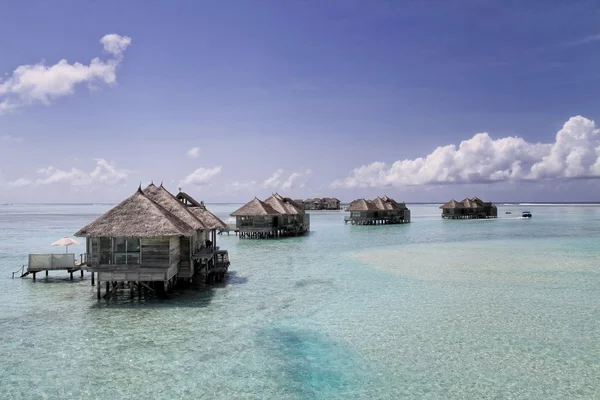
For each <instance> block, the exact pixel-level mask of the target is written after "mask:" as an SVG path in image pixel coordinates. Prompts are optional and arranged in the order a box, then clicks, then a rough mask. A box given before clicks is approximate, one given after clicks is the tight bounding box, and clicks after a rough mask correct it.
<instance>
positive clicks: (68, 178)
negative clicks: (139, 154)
mask: <svg viewBox="0 0 600 400" xmlns="http://www.w3.org/2000/svg"><path fill="white" fill-rule="evenodd" d="M95 161H96V167H95V168H94V169H93V170H92V171H90V172H86V171H83V170H81V169H78V168H71V169H70V170H66V171H65V170H61V169H59V168H55V167H53V166H50V167H45V168H40V169H38V170H37V171H36V173H37V174H38V177H37V178H34V179H29V178H18V179H16V180H14V181H5V182H4V184H5V185H7V186H11V187H24V186H33V185H52V184H57V183H63V184H68V185H71V186H89V185H93V184H103V185H116V184H119V183H125V182H126V181H127V178H128V177H129V171H127V170H124V169H118V168H117V167H116V166H115V165H113V164H111V163H109V162H108V161H106V160H104V159H102V158H100V159H96V160H95Z"/></svg>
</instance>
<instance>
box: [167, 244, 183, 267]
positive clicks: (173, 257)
mask: <svg viewBox="0 0 600 400" xmlns="http://www.w3.org/2000/svg"><path fill="white" fill-rule="evenodd" d="M169 259H170V261H169V266H170V267H175V268H176V267H177V266H178V265H179V261H180V259H181V246H180V244H179V237H172V238H171V239H170V246H169Z"/></svg>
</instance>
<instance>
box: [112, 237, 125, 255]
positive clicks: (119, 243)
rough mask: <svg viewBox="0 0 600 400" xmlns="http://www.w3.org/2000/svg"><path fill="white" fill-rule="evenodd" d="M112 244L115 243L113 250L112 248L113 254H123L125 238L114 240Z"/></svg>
mask: <svg viewBox="0 0 600 400" xmlns="http://www.w3.org/2000/svg"><path fill="white" fill-rule="evenodd" d="M114 243H115V248H114V251H115V253H124V252H125V251H126V250H125V238H115V239H114Z"/></svg>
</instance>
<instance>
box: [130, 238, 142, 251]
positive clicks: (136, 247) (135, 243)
mask: <svg viewBox="0 0 600 400" xmlns="http://www.w3.org/2000/svg"><path fill="white" fill-rule="evenodd" d="M132 251H133V252H139V251H140V239H137V238H133V239H127V252H128V253H131V252H132Z"/></svg>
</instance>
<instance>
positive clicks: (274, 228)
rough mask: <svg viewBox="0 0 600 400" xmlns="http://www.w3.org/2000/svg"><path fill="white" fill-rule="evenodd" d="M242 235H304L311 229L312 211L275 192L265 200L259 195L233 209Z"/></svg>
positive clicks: (258, 237) (270, 236) (247, 236)
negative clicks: (306, 211) (309, 212)
mask: <svg viewBox="0 0 600 400" xmlns="http://www.w3.org/2000/svg"><path fill="white" fill-rule="evenodd" d="M231 216H232V217H235V219H236V228H237V229H238V230H239V237H240V238H254V239H265V238H275V237H286V236H298V235H303V234H305V233H306V232H308V231H309V230H310V214H307V213H305V212H304V207H303V206H302V205H300V204H298V203H297V202H296V201H294V200H292V199H290V198H289V197H282V196H281V195H279V194H277V193H275V194H274V195H272V196H270V197H269V198H267V199H266V200H264V201H261V200H259V199H257V198H256V197H255V198H254V199H252V200H250V201H249V202H248V203H246V204H244V205H243V206H242V207H240V208H239V209H237V210H235V211H234V212H232V213H231Z"/></svg>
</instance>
